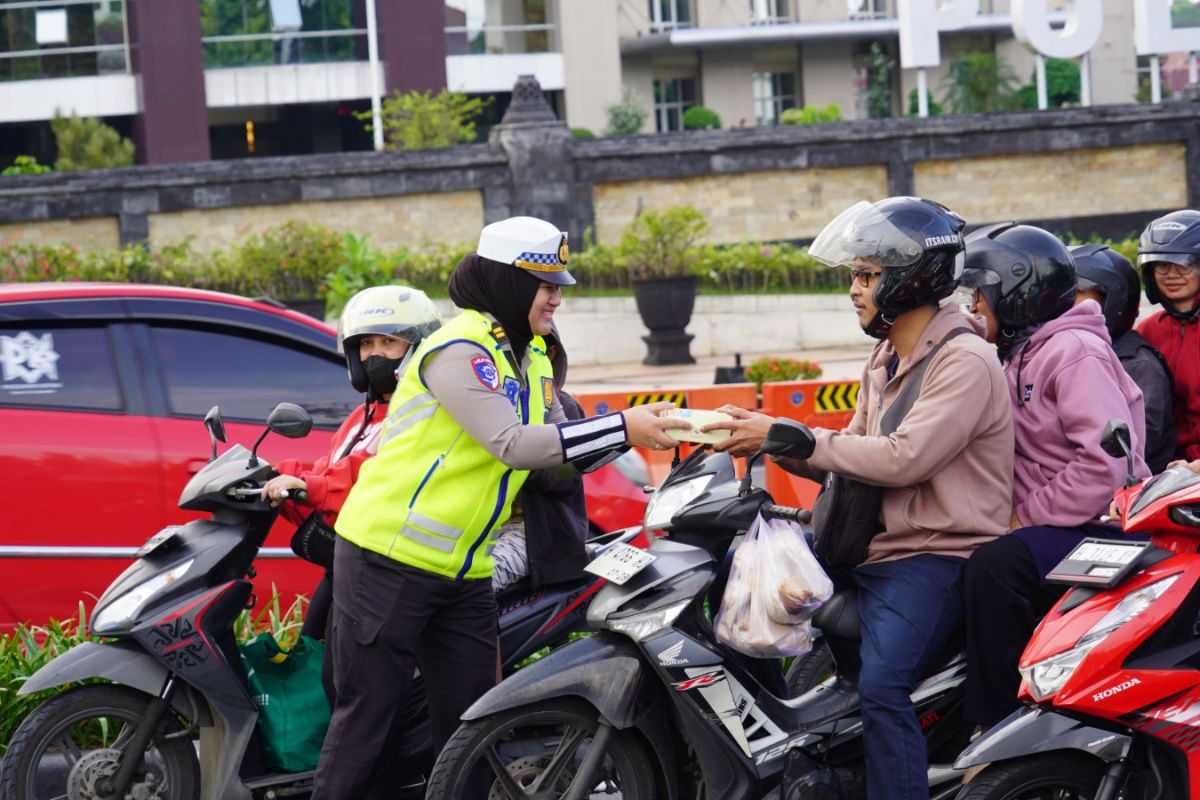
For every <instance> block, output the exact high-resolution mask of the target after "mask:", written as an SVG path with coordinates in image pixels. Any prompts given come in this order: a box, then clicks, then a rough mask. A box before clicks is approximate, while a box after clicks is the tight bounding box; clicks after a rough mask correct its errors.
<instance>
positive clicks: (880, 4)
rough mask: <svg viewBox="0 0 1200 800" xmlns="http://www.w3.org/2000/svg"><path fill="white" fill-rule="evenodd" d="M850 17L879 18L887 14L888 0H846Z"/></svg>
mask: <svg viewBox="0 0 1200 800" xmlns="http://www.w3.org/2000/svg"><path fill="white" fill-rule="evenodd" d="M846 4H847V10H848V11H849V13H850V19H879V18H881V17H886V16H887V0H846Z"/></svg>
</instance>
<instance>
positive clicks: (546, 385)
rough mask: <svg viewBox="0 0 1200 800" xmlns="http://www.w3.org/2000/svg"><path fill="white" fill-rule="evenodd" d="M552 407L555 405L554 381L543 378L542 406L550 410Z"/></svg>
mask: <svg viewBox="0 0 1200 800" xmlns="http://www.w3.org/2000/svg"><path fill="white" fill-rule="evenodd" d="M552 405H554V380H553V379H552V378H542V406H543V407H544V408H550V406H552Z"/></svg>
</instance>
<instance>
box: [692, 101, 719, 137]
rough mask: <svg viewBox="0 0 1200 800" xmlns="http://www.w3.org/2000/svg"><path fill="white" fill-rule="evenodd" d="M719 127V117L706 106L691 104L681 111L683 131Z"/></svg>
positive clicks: (715, 128) (716, 128)
mask: <svg viewBox="0 0 1200 800" xmlns="http://www.w3.org/2000/svg"><path fill="white" fill-rule="evenodd" d="M720 127H721V118H720V117H719V116H718V115H717V112H715V111H713V110H712V109H711V108H708V107H707V106H692V107H691V108H689V109H688V110H687V111H685V112H683V129H684V130H685V131H704V130H718V129H719V128H720Z"/></svg>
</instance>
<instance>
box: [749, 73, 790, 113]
mask: <svg viewBox="0 0 1200 800" xmlns="http://www.w3.org/2000/svg"><path fill="white" fill-rule="evenodd" d="M795 107H796V75H795V74H794V73H791V72H756V73H754V117H755V119H756V120H757V121H758V124H759V125H778V124H779V117H780V116H781V115H782V114H783V112H784V111H787V110H788V109H789V108H795Z"/></svg>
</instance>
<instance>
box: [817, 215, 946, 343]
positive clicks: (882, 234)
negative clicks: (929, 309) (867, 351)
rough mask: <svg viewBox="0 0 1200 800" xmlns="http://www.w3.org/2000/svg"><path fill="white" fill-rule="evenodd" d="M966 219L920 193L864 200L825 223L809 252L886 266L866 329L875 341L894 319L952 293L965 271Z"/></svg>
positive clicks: (824, 258)
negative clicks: (866, 259) (878, 199)
mask: <svg viewBox="0 0 1200 800" xmlns="http://www.w3.org/2000/svg"><path fill="white" fill-rule="evenodd" d="M965 226H966V222H965V221H964V220H963V218H962V217H960V216H958V215H957V214H955V213H954V212H953V211H951V210H950V209H948V208H946V207H945V206H943V205H941V204H940V203H935V202H933V201H931V200H922V199H920V198H916V197H889V198H887V199H885V200H880V201H879V202H878V203H867V202H860V203H856V204H855V205H853V206H851V207H850V208H848V209H846V210H845V211H843V212H842V213H841V214H839V215H838V216H837V218H836V219H834V221H833V222H831V223H829V224H828V225H826V226H825V229H824V230H823V231H821V234H820V235H819V236H817V238H816V240H815V241H813V243H812V247H810V248H809V251H808V254H809V255H810V256H812V257H813V258H815V259H817V260H818V261H820V262H822V263H824V264H828V265H829V266H831V267H836V266H840V265H853V264H854V261H855V259H858V258H868V259H871V260H873V261H875V262H877V263H878V264H879V266H880V267H882V270H883V275H882V277H881V278H880V279H879V283H878V284H877V285H876V286H875V291H874V293H873V294H872V301H873V302H874V303H875V307H876V308H877V309H878V312H877V313H876V314H875V318H874V319H872V320H871V321H870V322H869V323H868V324H867V326H866V327H865V328H863V330H864V331H865V332H866V333H867V334H869V335H871V336H874V337H875V338H877V339H882V338H883V337H884V336H886V335H887V332H888V329H889V328H891V327H892V324H893V323H894V322H895V321H896V317H898V316H900V315H901V314H903V313H905V312H908V311H912V310H913V309H916V308H920V307H922V306H927V305H936V304H937V303H938V301H940V300H942V299H943V298H946V297H949V296H950V294H951V293H952V292H953V291H954V288H955V286H957V285H958V276H959V275H960V274H961V272H962V252H963V237H962V230H963V228H964V227H965Z"/></svg>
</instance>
